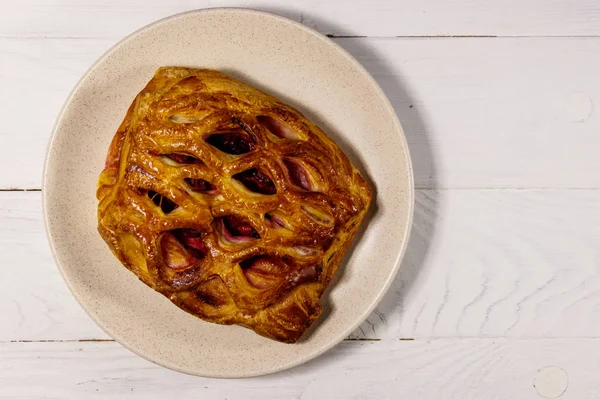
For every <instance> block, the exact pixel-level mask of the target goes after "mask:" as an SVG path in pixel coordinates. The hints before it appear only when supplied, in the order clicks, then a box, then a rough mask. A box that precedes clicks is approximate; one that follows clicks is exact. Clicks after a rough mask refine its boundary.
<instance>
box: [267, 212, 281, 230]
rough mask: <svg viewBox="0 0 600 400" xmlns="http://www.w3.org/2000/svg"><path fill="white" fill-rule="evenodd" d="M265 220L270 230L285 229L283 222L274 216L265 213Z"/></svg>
mask: <svg viewBox="0 0 600 400" xmlns="http://www.w3.org/2000/svg"><path fill="white" fill-rule="evenodd" d="M265 219H266V220H267V224H268V225H269V227H271V228H285V221H284V220H283V219H281V218H280V217H279V216H277V215H275V214H270V213H266V214H265Z"/></svg>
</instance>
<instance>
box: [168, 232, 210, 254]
mask: <svg viewBox="0 0 600 400" xmlns="http://www.w3.org/2000/svg"><path fill="white" fill-rule="evenodd" d="M171 233H173V235H174V236H175V237H176V238H177V240H179V241H180V242H181V243H182V244H183V246H184V247H185V249H186V250H187V251H189V252H190V254H192V255H193V256H194V257H196V258H197V259H199V260H201V259H202V258H204V256H205V255H206V253H207V252H208V248H207V247H206V245H205V244H204V242H203V241H202V232H200V231H199V230H196V229H190V228H181V229H175V230H173V231H171Z"/></svg>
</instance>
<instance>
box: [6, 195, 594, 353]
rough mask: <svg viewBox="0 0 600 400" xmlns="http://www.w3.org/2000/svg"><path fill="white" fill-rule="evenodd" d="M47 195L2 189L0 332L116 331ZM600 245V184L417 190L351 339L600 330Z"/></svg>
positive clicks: (60, 335) (44, 336) (97, 334)
mask: <svg viewBox="0 0 600 400" xmlns="http://www.w3.org/2000/svg"><path fill="white" fill-rule="evenodd" d="M39 205H40V193H39V192H0V221H1V224H0V254H2V255H3V259H4V265H5V266H7V267H5V268H0V282H10V283H11V284H10V285H6V286H5V288H4V289H3V291H2V292H0V300H1V301H0V315H2V316H3V321H4V323H3V324H0V341H9V340H52V339H54V340H65V339H94V338H99V339H105V338H107V336H106V335H105V334H104V333H103V332H101V331H100V329H99V328H97V327H96V326H95V325H94V324H93V322H91V321H90V319H89V318H88V317H87V316H86V315H85V313H84V312H83V311H81V309H80V308H79V306H78V305H77V304H76V302H75V300H74V299H73V298H72V296H71V295H70V293H69V292H68V290H67V288H66V286H65V284H64V283H63V282H62V281H61V277H60V274H59V272H58V270H57V268H56V267H55V266H54V263H53V261H52V259H51V256H50V254H49V249H48V246H47V245H46V243H45V238H44V233H43V226H42V218H41V211H40V209H39ZM598 249H600V191H598V190H502V191H498V190H439V191H438V190H418V191H417V196H416V212H415V222H414V228H413V235H412V237H411V241H410V244H409V247H408V253H407V255H406V259H405V261H404V263H403V265H402V267H401V270H400V273H399V275H398V277H397V278H396V280H395V282H394V283H393V285H392V287H391V289H390V291H389V292H388V294H387V295H386V296H385V298H384V300H383V302H382V303H381V304H380V305H379V306H378V307H377V309H376V311H375V312H374V313H373V314H372V315H371V317H369V319H368V320H367V321H366V322H365V323H364V324H363V325H362V326H361V327H360V329H358V330H357V331H356V332H355V333H354V334H353V335H352V336H351V337H352V338H375V339H377V338H382V339H398V338H431V337H478V336H486V337H517V338H522V337H532V338H533V337H598V336H599V335H598V334H599V332H600V307H598V304H600V274H598V269H599V265H600V252H599V250H598Z"/></svg>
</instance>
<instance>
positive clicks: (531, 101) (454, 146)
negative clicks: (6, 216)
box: [0, 38, 600, 188]
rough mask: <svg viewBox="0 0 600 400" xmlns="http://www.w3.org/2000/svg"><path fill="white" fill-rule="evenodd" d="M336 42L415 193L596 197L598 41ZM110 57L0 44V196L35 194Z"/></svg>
mask: <svg viewBox="0 0 600 400" xmlns="http://www.w3.org/2000/svg"><path fill="white" fill-rule="evenodd" d="M336 42H337V43H339V44H340V45H342V46H343V47H344V48H345V49H347V50H348V51H349V52H350V53H352V54H353V55H354V56H355V57H357V58H358V59H359V60H360V62H361V63H362V64H363V65H364V66H365V67H366V68H367V69H368V70H369V72H370V73H371V74H372V75H373V76H374V77H375V79H376V80H377V81H378V82H379V84H380V85H381V86H382V87H383V89H384V91H385V92H386V93H387V95H388V96H389V98H390V99H391V101H392V103H393V105H394V107H395V109H396V112H397V114H398V115H399V117H400V119H401V121H402V123H403V125H404V128H405V131H406V135H407V138H408V141H409V146H410V149H411V154H412V158H413V162H414V167H415V180H416V185H417V187H419V188H521V187H530V188H531V187H537V188H559V187H563V188H596V187H599V185H600V174H594V173H590V171H598V170H600V157H598V156H597V151H596V149H598V148H599V147H600V135H598V132H599V131H600V117H599V115H598V113H597V111H596V110H595V109H594V103H595V102H596V101H598V99H600V81H598V80H597V79H595V76H596V74H597V71H598V70H600V57H594V56H593V54H599V53H600V38H593V39H589V38H588V39H582V38H520V39H513V38H504V39H435V40H421V39H337V40H336ZM111 45H112V41H111V40H74V39H57V40H25V39H19V40H16V39H0V54H2V55H3V56H2V60H3V62H2V63H0V85H1V87H2V88H3V93H4V94H5V95H4V96H0V110H1V111H0V116H1V117H2V120H3V121H4V123H3V124H2V126H1V127H0V160H2V164H3V165H5V167H4V168H0V188H39V187H40V178H41V168H42V160H43V155H44V153H45V148H46V144H47V140H48V136H49V134H50V132H51V130H52V125H53V123H54V118H55V116H56V115H57V113H58V111H59V109H60V107H61V106H62V103H63V101H64V100H65V98H66V97H67V95H68V93H69V91H70V90H71V88H72V86H73V85H74V84H75V83H76V81H77V79H78V77H79V76H80V75H81V74H83V72H84V71H85V70H86V69H87V67H88V66H89V65H90V64H91V63H92V62H93V60H94V59H95V58H96V57H98V56H99V55H100V54H101V53H102V52H104V51H105V50H106V49H108V48H109V47H110V46H111ZM557 54H560V57H557ZM25 121H26V122H25ZM566 141H568V142H566ZM572 154H577V156H572Z"/></svg>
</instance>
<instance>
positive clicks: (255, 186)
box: [233, 168, 277, 194]
mask: <svg viewBox="0 0 600 400" xmlns="http://www.w3.org/2000/svg"><path fill="white" fill-rule="evenodd" d="M233 179H235V180H238V181H240V182H241V183H242V184H243V185H244V186H246V187H247V188H248V189H249V190H251V191H253V192H256V193H260V194H275V193H277V189H276V188H275V184H274V183H273V181H272V180H271V178H269V176H268V175H267V174H265V173H263V172H261V171H259V170H258V169H256V168H252V169H249V170H246V171H244V172H240V173H238V174H235V175H234V176H233Z"/></svg>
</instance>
